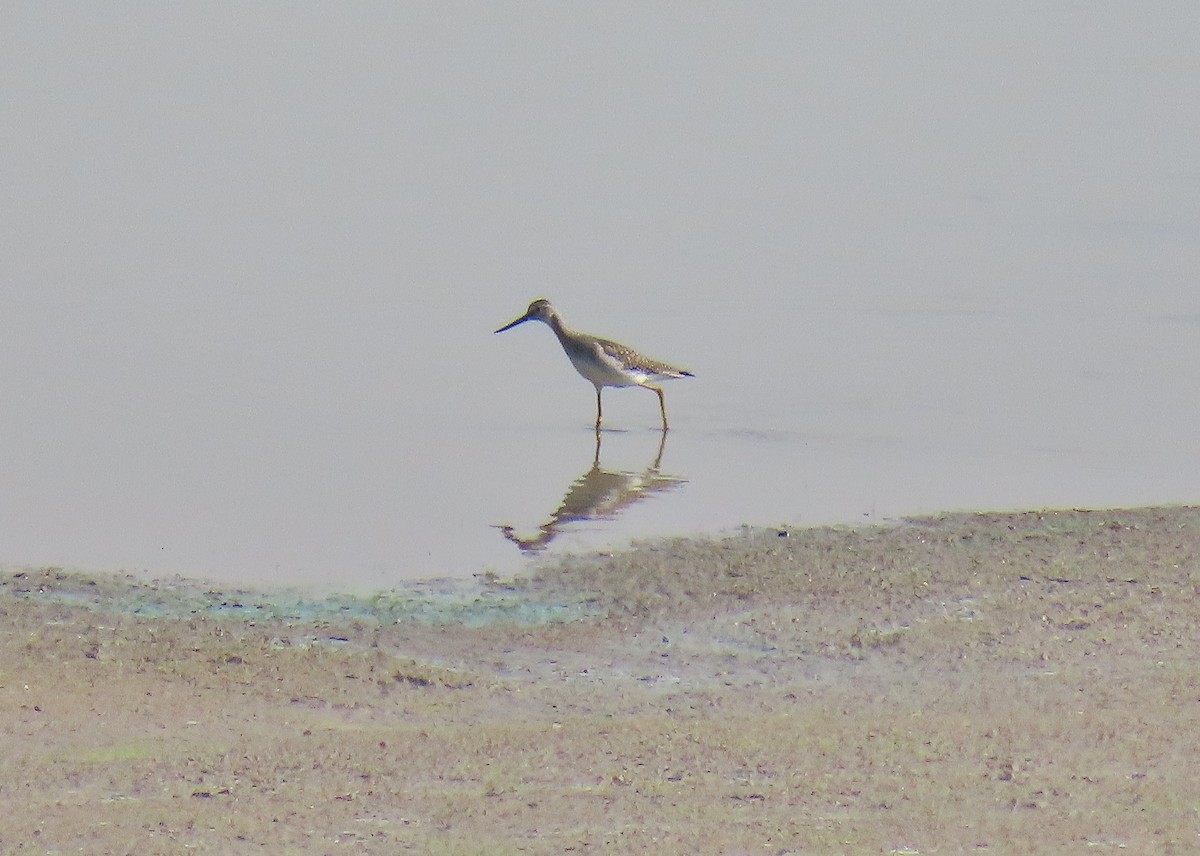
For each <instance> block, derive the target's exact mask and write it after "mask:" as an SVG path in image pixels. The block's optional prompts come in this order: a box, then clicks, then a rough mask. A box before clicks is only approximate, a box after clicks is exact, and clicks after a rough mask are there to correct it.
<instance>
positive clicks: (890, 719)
mask: <svg viewBox="0 0 1200 856" xmlns="http://www.w3.org/2000/svg"><path fill="white" fill-rule="evenodd" d="M1198 580H1200V509H1138V510H1121V511H1103V512H1040V513H1024V514H969V515H967V514H964V515H953V516H946V517H942V518H936V519H921V520H914V521H909V522H907V523H906V524H905V525H901V526H896V527H891V528H869V529H837V528H829V529H812V530H792V531H788V532H782V531H781V532H776V531H767V532H755V533H747V534H745V535H743V536H738V537H734V538H729V539H724V540H702V541H676V542H663V543H656V544H647V545H643V546H641V547H639V548H637V549H635V550H633V551H630V552H626V553H621V554H618V555H614V556H607V557H605V556H601V557H592V558H577V559H574V560H571V561H569V562H567V563H564V564H561V565H559V566H555V567H553V568H550V569H547V570H545V571H543V572H540V573H539V575H538V576H537V577H535V578H532V579H527V580H518V581H508V582H504V581H499V580H491V581H488V583H487V584H486V585H484V586H483V588H482V590H481V591H480V592H479V593H478V594H477V595H476V596H473V597H467V598H463V597H462V596H461V592H459V593H458V594H456V595H454V596H450V595H446V594H438V593H432V594H413V592H411V591H409V592H396V593H391V594H387V595H381V596H379V597H373V598H365V599H354V598H331V599H329V600H326V601H323V602H320V603H314V604H303V603H299V602H294V601H292V600H289V599H288V598H286V597H284V596H283V595H278V596H276V595H271V594H254V593H238V594H230V593H228V592H216V591H211V590H206V589H204V588H203V587H188V586H181V585H169V584H159V585H156V586H150V587H147V586H144V585H141V584H139V583H137V582H136V581H134V580H130V579H124V578H114V577H108V576H99V575H95V576H88V575H80V574H67V573H63V572H61V571H53V570H43V571H24V572H20V571H9V572H6V573H5V574H4V575H3V579H2V580H0V615H3V618H4V620H3V623H2V625H0V712H2V715H0V750H2V751H0V852H6V853H7V852H23V853H88V854H97V853H137V854H153V853H184V852H194V853H235V854H236V853H271V854H291V853H297V854H299V853H304V854H308V853H334V854H335V853H379V854H391V853H406V852H412V853H429V854H476V853H488V854H509V853H563V852H575V853H604V852H630V853H655V854H676V853H679V854H683V853H687V854H700V853H725V854H741V853H767V854H778V853H961V852H965V851H972V852H979V851H986V852H994V853H1056V854H1059V853H1084V852H1087V853H1096V852H1100V853H1104V852H1115V851H1118V850H1122V851H1124V852H1128V853H1139V854H1140V853H1192V852H1198V851H1200V814H1198V812H1200V761H1198V757H1200V756H1198V755H1197V744H1198V742H1200V658H1198V657H1197V644H1198V642H1200V639H1198V638H1197V637H1198V635H1200V630H1198V629H1197V619H1198V618H1200V603H1198V600H1197V582H1198Z"/></svg>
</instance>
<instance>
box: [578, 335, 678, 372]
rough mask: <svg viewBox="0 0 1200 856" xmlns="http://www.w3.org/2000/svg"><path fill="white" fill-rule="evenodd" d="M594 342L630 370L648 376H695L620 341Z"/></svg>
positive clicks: (600, 340) (608, 355)
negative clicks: (653, 358)
mask: <svg viewBox="0 0 1200 856" xmlns="http://www.w3.org/2000/svg"><path fill="white" fill-rule="evenodd" d="M596 344H597V345H599V346H600V350H601V351H603V352H604V354H605V355H606V356H607V357H609V358H610V359H613V360H616V361H617V362H618V363H620V364H621V365H623V366H624V367H625V368H627V369H629V370H631V371H635V372H642V373H644V374H645V375H647V376H648V377H650V378H655V379H664V378H679V377H695V375H693V374H692V373H691V372H689V371H686V370H684V369H679V368H676V367H675V366H671V365H667V364H666V363H660V362H659V361H658V360H652V359H650V358H649V357H647V356H643V355H642V354H639V353H638V352H637V351H635V350H634V349H633V348H627V347H626V346H624V345H622V344H621V343H620V342H613V341H612V340H610V339H597V340H596Z"/></svg>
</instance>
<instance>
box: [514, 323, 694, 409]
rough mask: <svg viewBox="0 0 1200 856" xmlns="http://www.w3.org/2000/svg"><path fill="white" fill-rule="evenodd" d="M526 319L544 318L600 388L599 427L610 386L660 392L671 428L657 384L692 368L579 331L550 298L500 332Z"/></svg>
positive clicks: (573, 362) (582, 371) (686, 374)
mask: <svg viewBox="0 0 1200 856" xmlns="http://www.w3.org/2000/svg"><path fill="white" fill-rule="evenodd" d="M526 321H541V322H542V323H543V324H545V325H547V326H548V327H549V328H550V329H551V330H553V331H554V335H555V336H558V341H559V343H560V344H562V346H563V350H564V351H566V352H567V357H568V358H569V359H570V360H571V365H573V366H575V371H577V372H579V373H580V374H581V375H583V376H584V378H586V379H587V380H589V381H591V382H592V386H594V387H596V430H597V431H599V430H600V420H601V417H602V416H603V409H602V408H601V406H600V391H601V390H602V389H604V387H606V386H644V387H645V388H646V389H652V390H654V391H655V392H656V393H657V394H658V409H659V410H660V411H662V429H663V430H664V431H666V430H667V427H668V426H667V405H666V402H665V401H664V400H663V391H662V387H660V386H655V385H654V384H655V383H658V382H659V381H664V380H671V379H673V378H679V377H694V375H693V374H692V373H691V372H689V371H684V370H683V369H677V368H675V367H674V366H669V365H667V364H666V363H660V362H659V361H658V360H652V359H650V358H649V357H643V356H642V355H641V354H639V353H638V352H637V351H635V350H633V348H627V347H625V346H624V345H621V344H618V343H617V342H611V341H609V340H608V339H601V338H599V337H598V336H591V335H588V334H587V333H579V332H577V331H575V330H572V329H570V328H569V327H567V326H566V325H565V324H563V322H562V318H560V317H559V315H558V312H556V311H555V309H554V307H553V306H551V305H550V301H549V300H535V301H533V303H530V304H529V308H528V309H527V310H525V314H524V315H522V316H521V317H520V318H517V319H516V320H515V321H510V322H509V323H507V324H505V325H504V326H503V327H501V328H500V329H499V330H497V331H496V332H497V333H503V332H504V331H505V330H511V329H512V328H513V327H516V326H517V325H518V324H524V323H525V322H526Z"/></svg>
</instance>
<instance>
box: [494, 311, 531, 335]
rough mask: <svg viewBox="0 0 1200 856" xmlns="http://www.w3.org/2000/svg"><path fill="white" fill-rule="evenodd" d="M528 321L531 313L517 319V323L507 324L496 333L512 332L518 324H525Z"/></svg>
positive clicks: (510, 322)
mask: <svg viewBox="0 0 1200 856" xmlns="http://www.w3.org/2000/svg"><path fill="white" fill-rule="evenodd" d="M528 320H529V313H528V312H526V313H525V314H524V315H522V316H521V317H520V318H518V319H516V320H515V321H509V322H508V323H507V324H505V325H504V326H503V327H501V328H500V329H499V330H497V331H496V332H497V333H503V332H504V331H505V330H511V329H512V328H513V327H516V326H517V325H518V324H524V323H525V322H526V321H528Z"/></svg>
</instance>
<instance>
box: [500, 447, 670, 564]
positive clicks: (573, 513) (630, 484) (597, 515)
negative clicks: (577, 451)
mask: <svg viewBox="0 0 1200 856" xmlns="http://www.w3.org/2000/svg"><path fill="white" fill-rule="evenodd" d="M600 444H601V440H600V432H599V431H597V432H596V452H595V454H594V455H593V457H592V466H591V468H590V469H589V470H588V471H587V472H585V473H584V474H583V475H581V476H580V477H579V478H577V479H575V481H573V482H572V483H571V486H570V487H569V488H567V493H566V495H565V496H564V497H563V501H562V503H561V504H560V505H559V506H558V508H557V509H556V510H555V511H554V513H553V514H551V515H550V519H549V520H547V521H546V522H545V523H543V524H542V525H541V526H539V527H538V533H537V535H534V536H533V537H531V538H522V537H520V536H519V535H518V534H517V533H516V530H515V529H514V528H513V527H512V526H507V525H505V526H498V527H497V528H498V529H499V530H500V531H501V533H503V535H504V537H505V538H507V539H508V540H509V541H512V542H513V543H514V544H516V545H517V547H518V548H519V549H520V550H521V552H523V553H536V552H538V551H540V550H544V549H546V547H547V546H549V544H550V542H551V541H553V540H554V539H555V537H556V536H557V535H558V531H559V529H560V528H561V527H562V526H564V525H565V524H568V523H574V522H578V521H582V520H598V519H612V518H614V517H616V516H618V515H619V514H621V512H622V511H624V510H625V509H626V508H628V507H629V506H630V505H633V504H634V503H635V502H638V501H639V500H642V499H645V498H647V497H649V496H652V495H654V494H656V493H662V492H663V491H668V490H674V489H675V488H677V487H679V486H680V485H684V484H687V479H683V478H678V477H676V476H665V475H663V474H662V473H660V472H659V471H658V468H659V466H660V464H661V463H662V456H663V450H664V449H666V445H667V432H666V431H664V432H662V434H661V435H660V437H659V441H658V451H657V453H656V454H655V456H654V462H653V463H652V464H650V466H648V467H647V468H646V469H645V470H644V471H642V472H634V471H630V472H623V471H620V470H606V469H602V468H601V466H600Z"/></svg>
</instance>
